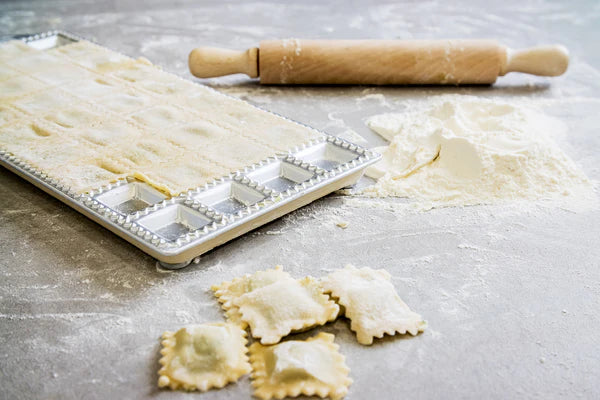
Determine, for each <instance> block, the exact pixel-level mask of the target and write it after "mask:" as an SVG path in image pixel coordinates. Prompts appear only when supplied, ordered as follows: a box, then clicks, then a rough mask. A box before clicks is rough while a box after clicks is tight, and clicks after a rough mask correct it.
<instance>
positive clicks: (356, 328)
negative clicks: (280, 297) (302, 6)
mask: <svg viewBox="0 0 600 400" xmlns="http://www.w3.org/2000/svg"><path fill="white" fill-rule="evenodd" d="M363 270H369V271H372V272H373V273H375V274H376V275H379V276H380V277H381V278H382V279H384V280H386V281H387V282H389V283H390V285H392V286H393V284H392V283H391V278H392V276H391V275H390V273H389V272H387V271H386V270H384V269H373V268H369V267H363V268H356V267H355V266H353V265H351V264H348V265H346V266H345V267H344V268H340V269H338V270H336V271H334V272H333V273H331V274H329V275H327V276H326V277H324V278H322V279H321V280H320V281H319V284H320V285H321V288H322V289H323V292H324V293H327V294H329V295H330V297H331V298H332V299H333V300H334V301H335V302H336V303H338V304H339V306H340V307H341V308H342V309H343V310H344V315H345V316H346V318H348V319H349V320H350V330H352V331H353V332H354V333H356V340H357V341H358V343H360V344H362V345H371V344H373V339H374V338H377V339H381V338H383V336H384V335H386V334H387V335H390V336H394V335H396V334H397V333H398V334H401V335H404V334H406V333H410V334H411V335H412V336H417V335H418V334H419V332H423V331H424V330H425V328H427V321H425V320H424V319H423V317H422V316H421V315H420V314H419V313H416V312H414V311H413V310H411V309H410V307H409V306H408V305H407V304H406V303H405V302H404V301H403V300H402V299H401V298H400V296H399V295H398V292H397V290H396V288H395V287H394V291H395V292H396V296H397V298H398V300H399V301H400V302H401V303H402V304H404V305H405V306H406V307H407V308H408V310H409V312H410V313H412V314H414V316H416V318H414V319H412V320H411V321H409V322H407V321H401V322H398V323H395V324H391V325H389V326H386V327H379V328H378V329H364V328H363V327H362V325H360V324H359V323H358V322H357V321H358V319H359V317H360V314H359V313H355V312H354V310H353V307H351V306H349V304H351V302H350V299H349V296H348V295H346V294H345V293H340V292H339V291H337V290H336V288H334V287H332V286H334V285H332V284H331V282H329V280H330V279H331V276H332V275H334V274H335V273H336V272H338V271H352V272H354V271H363Z"/></svg>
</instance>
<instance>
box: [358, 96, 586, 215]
mask: <svg viewBox="0 0 600 400" xmlns="http://www.w3.org/2000/svg"><path fill="white" fill-rule="evenodd" d="M367 125H368V126H369V127H370V128H371V129H373V130H374V131H375V132H377V133H378V134H380V135H381V136H383V137H384V138H386V139H387V140H389V141H390V145H389V146H385V147H380V148H376V149H375V150H376V151H378V152H381V153H382V154H383V159H382V161H380V162H379V163H377V164H375V165H374V166H372V167H370V168H369V169H368V170H367V175H368V176H370V177H372V178H375V179H377V182H376V184H374V185H373V186H370V187H367V188H365V189H364V190H363V193H364V194H366V195H369V196H373V197H388V196H395V197H407V198H409V199H411V200H412V201H415V202H418V203H420V204H421V205H422V206H423V207H424V208H430V207H439V206H461V205H476V204H493V203H500V202H506V201H508V200H541V199H552V200H556V199H572V198H575V197H577V198H581V197H585V198H593V197H594V193H593V187H592V184H591V183H590V181H589V180H588V178H587V177H586V176H585V174H584V173H583V172H582V171H581V170H580V169H579V168H578V167H577V166H576V165H575V163H574V162H573V161H572V160H571V159H570V158H569V157H568V156H567V155H566V154H565V153H564V152H563V151H562V150H561V149H560V147H559V146H558V145H557V144H556V143H555V142H554V140H553V138H556V137H558V136H560V135H563V134H564V133H565V132H566V126H565V125H564V124H563V123H562V122H561V121H560V120H557V119H556V118H553V117H550V116H547V115H545V114H543V113H542V112H540V111H538V110H536V109H534V108H530V107H524V106H519V105H515V104H509V103H506V102H503V101H500V100H492V99H484V98H479V97H475V96H464V95H447V96H438V97H435V98H432V99H429V100H428V101H427V102H425V103H419V104H413V105H409V107H408V109H407V111H406V112H403V113H399V114H381V115H376V116H374V117H371V118H370V119H369V120H368V121H367Z"/></svg>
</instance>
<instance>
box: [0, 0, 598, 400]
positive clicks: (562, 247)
mask: <svg viewBox="0 0 600 400" xmlns="http://www.w3.org/2000/svg"><path fill="white" fill-rule="evenodd" d="M50 29H65V30H68V31H72V32H74V33H78V34H80V35H82V36H84V37H88V38H91V39H94V40H96V41H97V42H99V43H101V44H104V45H106V46H108V47H111V48H113V49H116V50H119V51H122V52H124V53H127V54H130V55H133V56H144V57H147V58H148V59H150V60H151V61H153V62H155V63H156V64H159V65H161V66H163V67H164V68H165V69H166V70H168V71H171V72H175V73H177V74H180V75H182V76H188V73H187V66H186V60H187V54H188V52H189V50H190V49H192V48H193V47H195V46H198V45H213V46H224V47H230V48H235V49H244V48H247V47H250V46H255V45H256V44H257V43H258V42H259V41H260V40H262V39H269V38H288V37H301V38H346V39H353V38H386V39H392V38H400V39H411V38H447V37H464V38H480V37H487V38H496V39H499V40H501V41H502V42H504V43H506V44H507V45H509V46H512V47H525V46H530V45H536V44H545V43H555V42H560V43H563V44H564V45H566V46H567V47H568V48H569V49H570V51H571V54H572V63H571V66H570V68H569V71H568V72H567V74H565V75H564V76H562V77H559V78H555V79H547V78H537V77H531V76H525V75H519V74H513V75H510V76H507V77H505V78H501V79H500V80H499V81H498V83H497V84H496V85H494V86H493V87H465V88H456V87H446V88H441V87H436V88H423V87H413V88H401V87H312V86H304V87H295V88H284V87H261V86H259V85H258V84H257V83H256V82H252V81H249V80H248V79H245V78H244V77H240V76H233V77H227V78H219V79H211V80H207V81H205V82H204V83H206V84H208V85H210V86H213V87H215V88H217V89H219V90H222V91H224V92H226V93H230V94H232V95H235V96H239V97H241V98H243V99H245V100H248V101H250V102H252V103H254V104H258V105H260V106H262V107H265V108H267V109H271V110H273V111H276V112H278V113H281V114H283V115H286V116H289V117H291V118H293V119H296V120H299V121H301V122H304V123H307V124H309V125H312V126H314V127H316V128H319V129H323V130H325V131H327V132H330V133H332V134H342V135H349V134H351V133H352V132H354V133H358V134H360V135H362V136H363V137H365V138H366V139H367V140H368V141H369V142H370V144H371V145H380V144H382V143H383V141H382V139H380V138H378V137H377V135H375V134H373V133H372V132H370V131H369V130H368V129H367V127H366V126H365V124H364V119H365V118H366V117H368V116H370V115H374V114H377V113H382V112H390V111H401V110H402V102H403V101H404V100H406V99H414V98H419V97H423V96H430V95H435V94H442V93H463V94H472V95H480V96H488V97H489V96H499V97H503V98H505V99H508V100H510V99H511V98H517V97H524V96H526V97H527V98H529V99H531V101H539V102H540V104H545V106H544V107H545V108H546V110H547V112H548V113H550V114H553V115H555V116H557V117H559V118H561V119H562V120H564V121H565V123H566V124H567V125H568V126H569V133H568V135H567V137H565V138H564V140H563V141H562V142H561V143H560V145H561V147H563V149H564V150H565V151H566V152H567V154H569V156H570V157H572V158H573V159H574V160H575V161H576V162H577V164H578V165H579V166H580V167H581V168H582V169H583V170H584V171H585V172H586V174H587V175H588V176H589V177H590V178H591V179H593V180H595V181H596V182H597V181H598V179H599V178H600V162H599V161H600V156H599V154H600V135H599V134H598V126H599V125H600V107H599V106H600V95H599V89H600V72H599V70H598V68H600V52H599V51H598V43H599V42H600V35H599V32H600V3H598V2H596V1H587V2H555V1H532V2H528V1H515V0H507V1H503V2H498V3H497V4H490V2H484V1H482V2H478V1H469V2H461V3H459V2H447V1H440V0H433V1H423V2H419V1H414V2H377V3H375V2H369V1H350V2H347V1H334V2H323V1H307V2H289V3H288V2H281V3H278V2H272V1H266V2H254V1H249V2H240V3H229V2H224V1H219V2H216V1H215V2H212V1H210V2H208V1H204V2H189V3H186V2H182V1H170V2H162V1H158V0H154V1H134V0H123V1H107V2H96V1H91V0H88V1H71V0H50V1H37V2H32V1H3V2H2V3H1V4H0V36H6V37H7V36H10V35H12V34H22V33H32V32H40V31H46V30H50ZM0 193H2V194H1V196H0V276H1V283H0V398H5V399H32V398H53V399H109V398H115V399H133V398H164V399H175V398H178V399H186V398H192V397H193V398H196V397H202V398H203V399H238V398H250V396H251V387H250V382H249V379H248V377H244V378H242V379H241V380H240V381H239V382H238V383H235V384H231V385H228V386H227V387H226V388H224V389H222V390H213V391H210V392H207V393H204V394H198V393H196V394H187V393H183V392H171V391H164V390H159V389H158V388H157V385H156V380H157V370H158V359H159V338H160V335H161V333H162V332H163V331H165V330H175V329H178V328H179V327H181V326H182V325H185V324H188V323H201V322H207V321H220V320H222V319H223V313H222V312H221V310H220V308H219V306H218V304H217V302H216V301H215V299H214V298H213V296H212V294H211V293H210V291H209V287H210V286H211V285H212V284H214V283H218V282H221V281H224V280H229V279H231V278H233V277H236V276H239V275H242V274H245V273H251V272H253V271H257V270H260V269H265V268H268V267H272V266H274V265H276V264H283V265H284V267H285V268H286V269H287V270H289V271H290V272H291V273H292V275H294V276H296V277H300V276H303V275H306V274H310V275H313V276H316V277H319V276H322V275H324V274H326V273H328V272H329V271H331V270H333V269H335V268H339V267H342V266H343V265H344V264H346V263H353V264H355V265H357V266H371V267H376V268H386V269H387V270H388V271H389V272H390V273H391V274H392V275H393V283H394V285H395V287H396V288H397V289H398V292H399V293H400V295H401V297H402V298H403V299H404V300H405V301H406V302H407V303H408V304H409V305H410V306H411V307H412V308H413V309H414V310H416V311H418V312H419V313H421V314H422V315H423V316H424V317H425V318H426V319H427V320H428V322H429V328H428V330H427V331H426V332H425V333H423V334H421V335H419V336H417V337H398V336H396V337H392V338H386V339H383V340H378V341H377V342H376V343H375V344H374V345H373V346H370V347H366V346H361V345H359V344H358V343H357V342H356V340H355V337H354V335H353V334H352V332H351V331H350V330H349V324H348V322H347V321H345V320H338V321H336V322H335V323H332V324H328V325H326V326H324V327H323V328H321V330H323V331H326V332H332V333H335V335H336V341H337V342H338V343H339V344H340V346H341V352H342V353H343V354H345V355H346V358H347V364H348V365H349V367H350V368H351V377H352V379H353V380H354V384H353V385H352V386H351V388H350V392H349V394H348V396H347V399H395V398H404V397H407V398H419V399H420V398H517V397H522V398H559V397H565V398H598V397H600V379H599V376H600V374H599V371H600V351H599V350H598V349H599V348H600V339H599V338H600V335H598V332H599V331H600V311H599V310H600V240H599V239H600V212H599V211H598V210H596V211H587V212H571V211H569V210H566V209H561V208H553V207H546V206H541V205H539V204H535V203H532V204H527V205H519V206H513V205H504V206H478V207H465V208H446V209H434V210H431V211H428V212H406V211H401V209H400V208H397V207H395V204H399V203H400V202H401V200H390V201H387V202H386V203H385V204H386V206H383V207H382V206H381V203H376V204H375V203H373V204H371V203H369V201H365V202H364V206H349V205H348V204H347V203H346V202H345V201H344V199H343V196H340V195H331V196H328V197H327V198H324V199H321V200H319V201H316V202H315V203H313V204H311V205H309V206H307V207H304V208H302V209H300V210H298V211H296V212H294V213H292V214H290V215H288V216H286V217H284V218H281V219H279V220H277V221H275V222H273V223H271V224H268V225H266V226H264V227H262V228H260V229H258V230H256V231H254V232H251V233H249V234H247V235H245V236H243V237H241V238H239V239H237V240H234V241H232V242H230V243H229V244H227V245H225V246H222V247H220V248H217V249H215V250H213V251H211V252H210V253H208V254H206V255H204V256H202V257H201V258H200V259H199V260H198V262H197V263H196V264H193V265H191V266H190V267H188V268H186V269H183V270H181V271H178V272H169V271H165V270H162V269H160V268H158V267H157V265H156V261H155V260H154V259H152V258H151V257H149V256H147V255H145V254H144V253H142V252H141V251H139V250H137V249H136V248H135V247H133V246H132V245H130V244H128V243H127V242H125V241H123V240H121V239H119V238H117V237H116V236H114V235H113V234H111V233H110V232H109V231H107V230H105V229H103V228H101V227H100V226H98V225H96V224H95V223H93V222H92V221H90V220H88V219H87V218H85V217H84V216H82V215H80V214H78V213H77V212H75V211H73V210H71V209H70V208H69V207H67V206H66V205H64V204H62V203H61V202H59V201H57V200H55V199H53V198H51V197H50V196H48V195H46V194H45V193H43V192H42V191H40V190H38V189H36V188H35V187H34V186H33V185H31V184H29V183H27V182H25V181H24V180H22V179H20V178H18V177H17V176H16V175H13V174H12V173H10V172H9V171H7V170H5V169H0ZM338 219H343V220H345V221H347V222H349V226H348V228H347V229H340V228H339V227H337V226H336V224H335V222H336V221H337V220H338ZM316 331H318V330H313V331H310V332H308V333H304V334H301V335H299V336H300V337H307V336H310V335H312V334H314V333H315V332H316Z"/></svg>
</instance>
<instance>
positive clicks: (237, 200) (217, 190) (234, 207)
mask: <svg viewBox="0 0 600 400" xmlns="http://www.w3.org/2000/svg"><path fill="white" fill-rule="evenodd" d="M265 197H266V196H265V195H264V194H263V193H261V192H259V191H257V190H254V189H251V188H249V187H247V186H244V185H242V184H240V183H237V182H225V183H222V184H220V185H217V186H215V187H214V188H211V189H207V190H205V191H203V192H201V193H199V194H197V195H195V196H193V199H194V200H196V201H198V202H200V203H202V204H204V205H206V206H208V207H210V208H212V209H213V210H215V211H217V212H219V213H221V214H235V213H237V212H239V211H241V210H243V209H245V208H246V207H248V206H251V205H253V204H256V203H258V202H259V201H261V200H263V199H264V198H265Z"/></svg>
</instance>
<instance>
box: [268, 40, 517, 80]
mask: <svg viewBox="0 0 600 400" xmlns="http://www.w3.org/2000/svg"><path fill="white" fill-rule="evenodd" d="M505 62H506V51H505V48H504V47H502V46H500V45H498V44H497V43H496V42H494V41H488V40H457V41H452V40H440V41H438V40H435V41H434V40H432V41H429V40H411V41H403V40H360V41H354V40H353V41H346V40H331V41H330V40H324V41H321V40H288V41H285V40H274V41H263V42H261V43H260V81H261V83H267V84H311V83H312V84H374V85H405V84H461V83H463V84H468V83H479V84H481V83H493V82H494V81H495V80H496V77H497V76H498V74H499V72H500V70H501V68H502V65H503V64H504V63H505Z"/></svg>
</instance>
